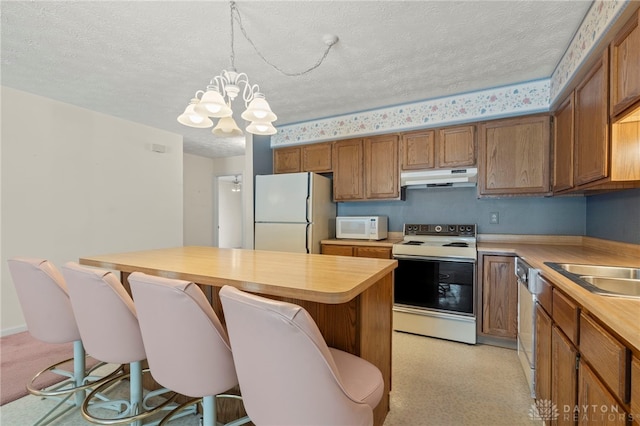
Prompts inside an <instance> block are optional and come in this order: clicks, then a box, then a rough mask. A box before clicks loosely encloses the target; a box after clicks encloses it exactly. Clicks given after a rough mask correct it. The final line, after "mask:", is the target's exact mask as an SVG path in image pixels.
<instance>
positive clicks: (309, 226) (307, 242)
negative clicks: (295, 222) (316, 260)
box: [304, 223, 311, 254]
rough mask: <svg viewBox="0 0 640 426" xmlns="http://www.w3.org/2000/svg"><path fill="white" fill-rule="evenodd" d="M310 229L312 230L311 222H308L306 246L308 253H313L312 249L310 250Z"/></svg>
mask: <svg viewBox="0 0 640 426" xmlns="http://www.w3.org/2000/svg"><path fill="white" fill-rule="evenodd" d="M309 231H311V224H310V223H307V232H305V243H304V245H305V248H306V249H307V254H309V253H311V250H309V240H310V238H309Z"/></svg>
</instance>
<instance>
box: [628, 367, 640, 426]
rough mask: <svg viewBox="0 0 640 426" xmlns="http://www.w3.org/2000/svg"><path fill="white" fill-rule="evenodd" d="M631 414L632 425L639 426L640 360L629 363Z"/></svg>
mask: <svg viewBox="0 0 640 426" xmlns="http://www.w3.org/2000/svg"><path fill="white" fill-rule="evenodd" d="M630 405H631V413H632V414H633V424H634V425H640V358H638V357H635V356H634V357H633V360H632V361H631V404H630Z"/></svg>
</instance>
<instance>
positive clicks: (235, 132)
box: [211, 116, 242, 137]
mask: <svg viewBox="0 0 640 426" xmlns="http://www.w3.org/2000/svg"><path fill="white" fill-rule="evenodd" d="M211 133H213V134H214V135H216V136H219V137H228V136H242V130H240V128H239V127H238V125H237V124H236V121H235V120H234V119H233V117H231V116H229V117H222V118H221V119H220V120H218V124H217V125H216V127H214V128H213V130H212V131H211Z"/></svg>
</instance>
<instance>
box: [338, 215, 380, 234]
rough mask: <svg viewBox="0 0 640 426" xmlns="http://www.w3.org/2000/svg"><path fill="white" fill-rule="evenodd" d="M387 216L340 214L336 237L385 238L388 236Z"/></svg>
mask: <svg viewBox="0 0 640 426" xmlns="http://www.w3.org/2000/svg"><path fill="white" fill-rule="evenodd" d="M387 222H388V218H387V216H338V217H337V218H336V238H349V239H356V240H384V239H385V238H387Z"/></svg>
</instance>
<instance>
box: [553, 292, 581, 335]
mask: <svg viewBox="0 0 640 426" xmlns="http://www.w3.org/2000/svg"><path fill="white" fill-rule="evenodd" d="M552 301H553V302H552V303H553V310H552V312H553V314H552V317H553V320H554V321H555V322H556V324H557V325H558V327H560V330H562V332H563V333H564V334H565V335H566V336H567V337H568V338H569V340H571V342H572V343H573V344H574V345H576V346H577V345H578V318H579V314H580V311H579V309H578V305H576V303H575V302H574V301H573V300H571V299H569V298H568V297H567V296H565V295H564V294H562V293H561V292H560V291H558V290H556V289H555V288H554V289H553V299H552Z"/></svg>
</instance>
